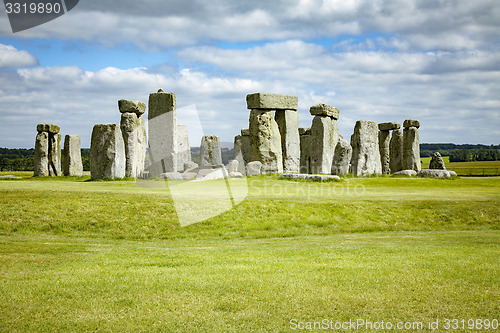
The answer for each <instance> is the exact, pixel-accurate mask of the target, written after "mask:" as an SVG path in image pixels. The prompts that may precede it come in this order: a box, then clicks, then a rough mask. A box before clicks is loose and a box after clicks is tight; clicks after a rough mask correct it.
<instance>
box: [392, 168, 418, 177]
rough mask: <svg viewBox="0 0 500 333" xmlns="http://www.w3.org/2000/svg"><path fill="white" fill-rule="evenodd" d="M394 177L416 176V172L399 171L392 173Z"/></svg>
mask: <svg viewBox="0 0 500 333" xmlns="http://www.w3.org/2000/svg"><path fill="white" fill-rule="evenodd" d="M393 175H394V176H410V177H412V176H416V175H417V172H416V171H415V170H401V171H397V172H394V173H393Z"/></svg>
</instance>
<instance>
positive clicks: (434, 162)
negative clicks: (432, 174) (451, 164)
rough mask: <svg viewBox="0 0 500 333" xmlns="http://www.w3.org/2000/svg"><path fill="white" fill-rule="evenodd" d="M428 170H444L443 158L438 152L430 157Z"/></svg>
mask: <svg viewBox="0 0 500 333" xmlns="http://www.w3.org/2000/svg"><path fill="white" fill-rule="evenodd" d="M429 169H439V170H446V165H445V164H444V161H443V157H441V154H440V153H439V152H435V153H434V154H433V155H432V158H431V161H430V163H429Z"/></svg>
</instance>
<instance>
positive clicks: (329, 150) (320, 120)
mask: <svg viewBox="0 0 500 333" xmlns="http://www.w3.org/2000/svg"><path fill="white" fill-rule="evenodd" d="M310 140H311V141H310V150H311V151H310V153H309V155H310V156H311V164H310V172H311V173H326V174H330V173H331V172H332V161H333V154H334V152H335V147H336V146H337V142H338V141H339V130H338V127H337V120H335V119H333V118H330V117H324V116H315V117H314V118H313V121H312V126H311V137H310Z"/></svg>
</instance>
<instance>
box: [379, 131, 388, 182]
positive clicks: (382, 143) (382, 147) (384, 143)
mask: <svg viewBox="0 0 500 333" xmlns="http://www.w3.org/2000/svg"><path fill="white" fill-rule="evenodd" d="M379 128H380V124H379ZM390 141H391V132H389V131H379V132H378V146H379V152H380V163H381V164H382V174H383V175H388V174H390V173H391V167H390V162H391V159H390V158H391V155H390Z"/></svg>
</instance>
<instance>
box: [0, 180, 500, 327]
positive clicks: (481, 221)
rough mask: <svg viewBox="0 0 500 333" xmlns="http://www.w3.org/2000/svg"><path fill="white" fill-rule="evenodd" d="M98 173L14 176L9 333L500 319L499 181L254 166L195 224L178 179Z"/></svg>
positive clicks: (4, 298) (4, 292) (1, 257)
mask: <svg viewBox="0 0 500 333" xmlns="http://www.w3.org/2000/svg"><path fill="white" fill-rule="evenodd" d="M85 179H86V178H82V179H65V178H61V179H44V180H37V179H30V180H17V181H5V180H4V181H0V207H1V209H0V304H1V306H0V331H8V332H29V331H33V332H53V331H75V332H76V331H115V332H135V331H143V332H150V331H153V332H154V331H162V332H251V331H256V332H258V331H261V332H290V331H295V330H293V329H292V328H293V325H291V321H292V323H295V324H296V325H298V323H299V322H300V323H307V322H315V321H316V322H321V321H322V320H327V321H332V322H333V323H334V324H335V323H336V322H346V321H349V320H352V321H354V322H356V320H358V319H360V320H365V321H368V322H372V323H373V322H378V323H380V322H381V321H384V322H385V323H387V322H391V323H393V324H394V325H395V324H396V323H398V322H404V323H406V322H410V324H412V323H413V324H414V325H417V326H413V327H412V328H411V329H407V330H398V331H408V332H415V331H431V330H430V329H429V328H428V325H429V322H431V321H432V322H435V321H436V320H439V321H440V324H439V325H440V326H439V329H438V330H432V331H433V332H440V331H442V332H445V331H449V330H445V329H444V320H445V319H447V318H448V319H458V320H461V319H464V320H465V321H466V322H467V321H468V320H469V319H474V320H476V319H479V320H486V319H488V320H490V321H491V320H493V319H496V320H499V319H500V318H499V313H500V265H499V264H498V263H499V262H500V230H499V223H498V222H499V219H500V191H499V189H500V178H496V177H493V178H456V179H423V178H396V177H376V178H353V179H346V180H344V181H341V182H331V183H311V182H295V181H283V180H278V179H277V178H276V177H275V176H261V177H253V178H249V181H248V197H247V198H246V199H245V200H243V201H242V202H240V203H239V204H238V205H236V207H235V208H234V209H232V210H229V211H226V212H224V213H222V214H221V215H218V216H214V217H212V218H210V219H209V220H207V221H204V222H201V223H197V224H193V225H190V226H187V227H180V225H179V222H178V220H177V213H176V210H175V205H174V201H173V200H172V195H171V191H170V190H169V189H168V188H165V186H164V184H163V183H159V184H160V185H163V187H162V186H157V188H154V186H139V185H137V184H136V183H135V182H132V181H113V182H88V181H85ZM214 184H215V183H211V182H205V183H200V184H198V185H197V186H199V187H197V188H195V189H196V191H200V192H199V193H205V195H206V197H208V198H211V199H214V201H213V202H217V201H220V200H222V199H221V198H222V197H221V198H219V195H220V193H219V192H217V191H215V190H214ZM156 185H158V184H156ZM172 188H173V187H172ZM235 189H236V188H233V190H235ZM235 193H237V191H235ZM202 202H204V201H200V203H202ZM197 209H199V207H197V206H196V205H195V206H194V207H193V212H194V214H196V212H197ZM294 320H295V321H294ZM418 323H421V325H422V326H421V327H422V329H421V330H420V329H419V327H420V326H418V325H419V324H418ZM304 325H305V324H304ZM330 331H331V330H330ZM339 331H345V330H339ZM356 331H359V332H364V331H370V330H369V329H366V327H365V326H361V327H358V328H357V330H356ZM384 331H391V330H384ZM453 331H454V332H472V331H477V330H468V329H457V330H453ZM489 331H493V330H489Z"/></svg>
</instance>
